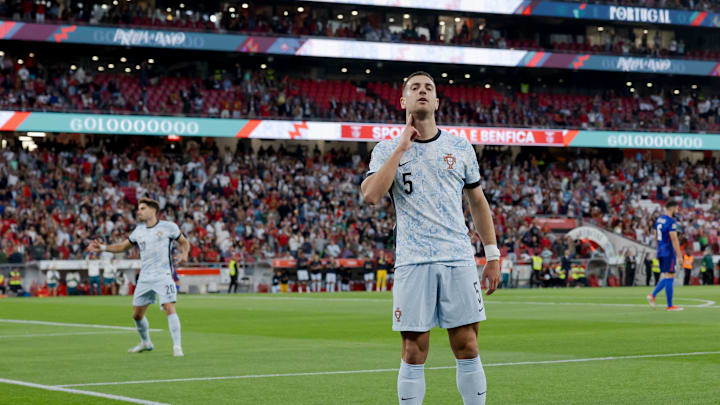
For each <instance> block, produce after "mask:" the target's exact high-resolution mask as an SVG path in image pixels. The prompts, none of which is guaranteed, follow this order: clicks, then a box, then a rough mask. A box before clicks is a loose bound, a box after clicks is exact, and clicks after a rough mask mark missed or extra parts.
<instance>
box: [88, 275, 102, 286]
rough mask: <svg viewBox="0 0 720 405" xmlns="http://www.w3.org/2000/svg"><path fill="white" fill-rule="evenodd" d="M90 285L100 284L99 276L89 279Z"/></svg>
mask: <svg viewBox="0 0 720 405" xmlns="http://www.w3.org/2000/svg"><path fill="white" fill-rule="evenodd" d="M90 284H100V276H93V277H90Z"/></svg>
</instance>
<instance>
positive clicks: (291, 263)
mask: <svg viewBox="0 0 720 405" xmlns="http://www.w3.org/2000/svg"><path fill="white" fill-rule="evenodd" d="M320 261H321V262H322V263H323V264H324V263H327V262H328V261H329V260H328V259H324V260H320ZM364 263H365V262H364V261H363V260H360V259H338V264H340V266H342V267H362V265H363V264H364ZM296 266H297V264H296V261H295V259H273V267H274V268H276V269H277V268H295V267H296Z"/></svg>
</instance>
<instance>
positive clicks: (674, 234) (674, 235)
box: [669, 231, 683, 260]
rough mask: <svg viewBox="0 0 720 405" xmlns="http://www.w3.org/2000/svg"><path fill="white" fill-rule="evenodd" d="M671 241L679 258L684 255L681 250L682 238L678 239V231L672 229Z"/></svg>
mask: <svg viewBox="0 0 720 405" xmlns="http://www.w3.org/2000/svg"><path fill="white" fill-rule="evenodd" d="M669 233H670V241H671V242H672V246H673V249H675V255H676V256H677V257H678V260H680V259H679V258H681V257H683V252H682V250H680V240H679V239H678V236H677V232H676V231H670V232H669Z"/></svg>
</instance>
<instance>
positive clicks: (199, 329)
mask: <svg viewBox="0 0 720 405" xmlns="http://www.w3.org/2000/svg"><path fill="white" fill-rule="evenodd" d="M649 291H650V288H645V287H642V288H641V287H636V288H603V289H547V290H527V289H523V290H499V291H498V292H497V293H496V294H494V295H492V296H490V297H487V299H486V307H487V315H488V320H487V321H486V322H483V323H481V325H480V336H479V346H480V356H481V359H482V361H483V364H484V365H485V373H486V375H487V381H488V402H487V403H488V404H633V405H635V404H651V403H662V404H683V405H685V404H717V403H720V384H718V376H720V306H718V304H715V301H717V302H719V303H720V296H719V294H718V293H719V292H720V288H717V287H684V288H682V287H681V288H676V289H675V291H676V298H677V299H676V302H677V304H678V305H682V306H685V307H686V310H685V311H682V312H670V313H668V312H666V311H665V310H664V302H665V296H664V295H663V294H661V295H660V296H659V297H658V304H660V305H658V308H657V309H655V310H653V309H651V308H649V307H648V306H647V304H646V301H645V295H647V294H648V292H649ZM177 308H178V314H179V315H180V320H181V322H182V338H183V348H184V350H185V357H183V358H174V357H172V344H171V340H170V335H169V333H168V332H167V320H166V318H165V316H164V314H163V313H162V312H161V311H160V309H159V307H158V306H157V305H154V306H151V307H150V309H149V310H148V319H149V321H150V327H151V328H154V329H161V331H156V332H152V333H151V337H152V340H153V343H154V344H155V350H154V351H153V352H148V353H142V354H129V353H127V349H128V348H129V347H130V346H132V345H134V344H136V343H137V342H138V340H139V338H138V336H137V333H136V332H134V330H132V329H128V330H117V329H100V328H91V327H87V326H67V325H63V326H60V325H46V324H27V323H10V322H7V321H5V320H7V319H16V320H36V321H50V322H59V323H72V324H88V325H114V326H124V327H133V326H134V324H133V322H132V319H131V317H130V314H131V298H130V297H72V298H67V297H61V298H44V299H4V300H0V318H2V319H3V321H0V342H1V343H2V346H3V349H2V350H1V351H0V378H2V379H9V380H17V381H23V382H31V383H36V384H42V385H44V386H58V385H61V386H65V385H69V386H70V387H68V388H71V389H76V390H83V391H91V392H96V393H103V394H113V395H120V396H124V397H129V398H134V399H138V400H144V401H152V402H159V403H165V404H293V405H300V404H393V403H397V396H396V389H395V384H396V378H397V372H396V371H394V370H392V369H396V368H397V367H398V366H399V363H400V337H399V334H397V333H394V332H392V331H391V330H390V328H391V319H392V298H391V295H390V293H342V294H301V295H299V294H285V295H267V294H265V295H232V296H228V295H204V296H198V295H194V296H186V295H183V296H180V297H179V301H178V304H177ZM662 354H670V355H671V356H663V357H640V356H645V355H648V356H655V355H662ZM633 356H635V357H633ZM608 357H609V358H608ZM600 358H606V359H600ZM572 359H586V360H584V361H573V362H571V361H569V360H572ZM553 360H557V362H551V363H547V362H548V361H553ZM543 362H546V363H543ZM513 363H525V364H513ZM528 363H529V364H528ZM454 365H455V362H454V359H453V356H452V353H451V351H450V349H449V345H448V341H447V333H446V332H445V331H444V330H441V329H434V330H433V331H432V332H431V349H430V356H429V358H428V362H427V364H426V371H425V379H426V384H427V393H426V396H425V404H461V403H462V401H461V399H460V396H459V394H458V393H457V389H456V387H455V370H454V368H452V367H453V366H454ZM363 370H364V371H363ZM338 371H341V372H342V371H360V372H356V373H335V374H332V373H330V372H338ZM304 373H313V374H304ZM287 374H296V375H287ZM297 374H300V375H297ZM303 374H304V375H303ZM206 377H228V378H225V379H214V380H207V379H205V380H203V378H206ZM238 377H241V378H238ZM191 378H194V379H196V380H183V381H173V382H149V380H165V379H191ZM128 381H136V382H138V383H133V384H113V385H110V384H108V385H79V384H93V383H111V382H116V383H117V382H128ZM0 392H1V393H2V394H0V403H19V404H45V403H62V404H65V403H72V404H101V403H121V402H118V401H117V400H112V399H107V398H99V397H92V396H87V395H83V394H77V393H68V392H57V391H48V390H45V389H41V388H38V387H27V386H20V385H12V384H7V383H0ZM5 401H8V402H5Z"/></svg>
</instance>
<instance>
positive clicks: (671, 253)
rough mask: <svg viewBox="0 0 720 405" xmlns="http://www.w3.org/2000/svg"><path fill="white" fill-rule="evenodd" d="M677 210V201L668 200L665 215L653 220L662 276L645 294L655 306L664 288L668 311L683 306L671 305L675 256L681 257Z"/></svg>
mask: <svg viewBox="0 0 720 405" xmlns="http://www.w3.org/2000/svg"><path fill="white" fill-rule="evenodd" d="M677 211H678V203H677V202H675V201H670V202H668V203H667V204H665V215H663V216H661V217H660V218H658V219H657V220H656V221H655V233H656V235H655V237H656V238H657V258H658V261H659V262H660V273H661V274H662V277H661V278H660V282H659V283H657V285H656V286H655V289H654V290H653V292H652V294H650V295H648V296H647V299H648V303H650V306H651V307H653V308H655V297H656V296H657V295H658V294H659V293H660V291H662V290H663V289H665V297H666V298H667V308H665V309H666V310H668V311H682V310H683V309H684V308H682V307H677V306H675V305H673V301H672V300H673V289H674V287H673V282H674V281H675V265H676V263H677V258H678V257H682V252H681V251H680V242H679V241H678V236H677V223H676V222H675V219H674V218H673V216H674V215H675V214H676V213H677Z"/></svg>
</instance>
